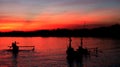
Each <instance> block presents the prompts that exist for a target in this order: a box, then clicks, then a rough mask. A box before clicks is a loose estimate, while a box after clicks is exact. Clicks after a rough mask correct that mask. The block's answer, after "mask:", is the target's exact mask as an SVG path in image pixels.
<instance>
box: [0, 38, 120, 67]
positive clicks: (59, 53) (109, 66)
mask: <svg viewBox="0 0 120 67" xmlns="http://www.w3.org/2000/svg"><path fill="white" fill-rule="evenodd" d="M13 41H17V42H19V44H18V45H19V46H35V51H21V52H19V54H18V55H17V56H16V57H15V56H14V55H13V54H12V53H11V52H7V51H4V49H8V46H9V45H11V43H12V42H13ZM83 41H84V47H87V48H94V47H98V48H99V49H100V53H98V54H97V55H94V54H93V55H91V56H90V57H82V60H81V61H80V62H75V61H74V62H73V63H71V64H73V65H72V66H71V67H120V40H116V39H102V38H101V39H100V38H84V39H83ZM68 44H69V41H68V38H55V37H49V38H42V37H0V67H70V64H69V63H68V61H67V59H66V48H67V46H68ZM79 44H80V38H72V46H73V47H74V49H75V50H76V49H77V48H78V46H79ZM20 49H31V48H20Z"/></svg>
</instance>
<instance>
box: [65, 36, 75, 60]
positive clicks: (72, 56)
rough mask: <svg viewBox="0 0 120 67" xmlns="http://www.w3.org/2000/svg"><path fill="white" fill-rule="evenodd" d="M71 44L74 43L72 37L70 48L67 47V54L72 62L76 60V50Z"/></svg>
mask: <svg viewBox="0 0 120 67" xmlns="http://www.w3.org/2000/svg"><path fill="white" fill-rule="evenodd" d="M71 42H72V39H71V37H70V38H69V46H68V47H67V51H66V53H67V59H71V60H72V59H74V54H75V51H74V49H73V48H72V46H71Z"/></svg>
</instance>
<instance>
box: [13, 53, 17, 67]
mask: <svg viewBox="0 0 120 67" xmlns="http://www.w3.org/2000/svg"><path fill="white" fill-rule="evenodd" d="M17 57H18V53H12V65H13V66H12V67H18V61H17Z"/></svg>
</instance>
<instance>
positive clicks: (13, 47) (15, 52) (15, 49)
mask: <svg viewBox="0 0 120 67" xmlns="http://www.w3.org/2000/svg"><path fill="white" fill-rule="evenodd" d="M16 44H17V43H16V41H15V42H13V43H12V52H13V53H14V54H17V53H18V51H19V47H18V46H17V45H16Z"/></svg>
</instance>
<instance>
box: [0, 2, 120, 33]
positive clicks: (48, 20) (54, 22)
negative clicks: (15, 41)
mask: <svg viewBox="0 0 120 67" xmlns="http://www.w3.org/2000/svg"><path fill="white" fill-rule="evenodd" d="M119 2H120V1H119V0H114V1H113V0H97V1H96V0H91V1H89V0H86V1H83V0H69V1H68V0H51V1H49V0H44V1H42V0H34V1H33V0H29V1H28V0H20V1H16V0H1V1H0V31H3V32H4V31H14V30H16V31H33V30H39V29H56V28H69V29H74V28H79V26H82V25H83V24H84V23H85V24H86V25H89V26H90V25H92V26H93V25H98V26H99V25H107V24H108V25H109V24H115V23H120V13H119V12H120V7H119V6H120V4H119Z"/></svg>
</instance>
